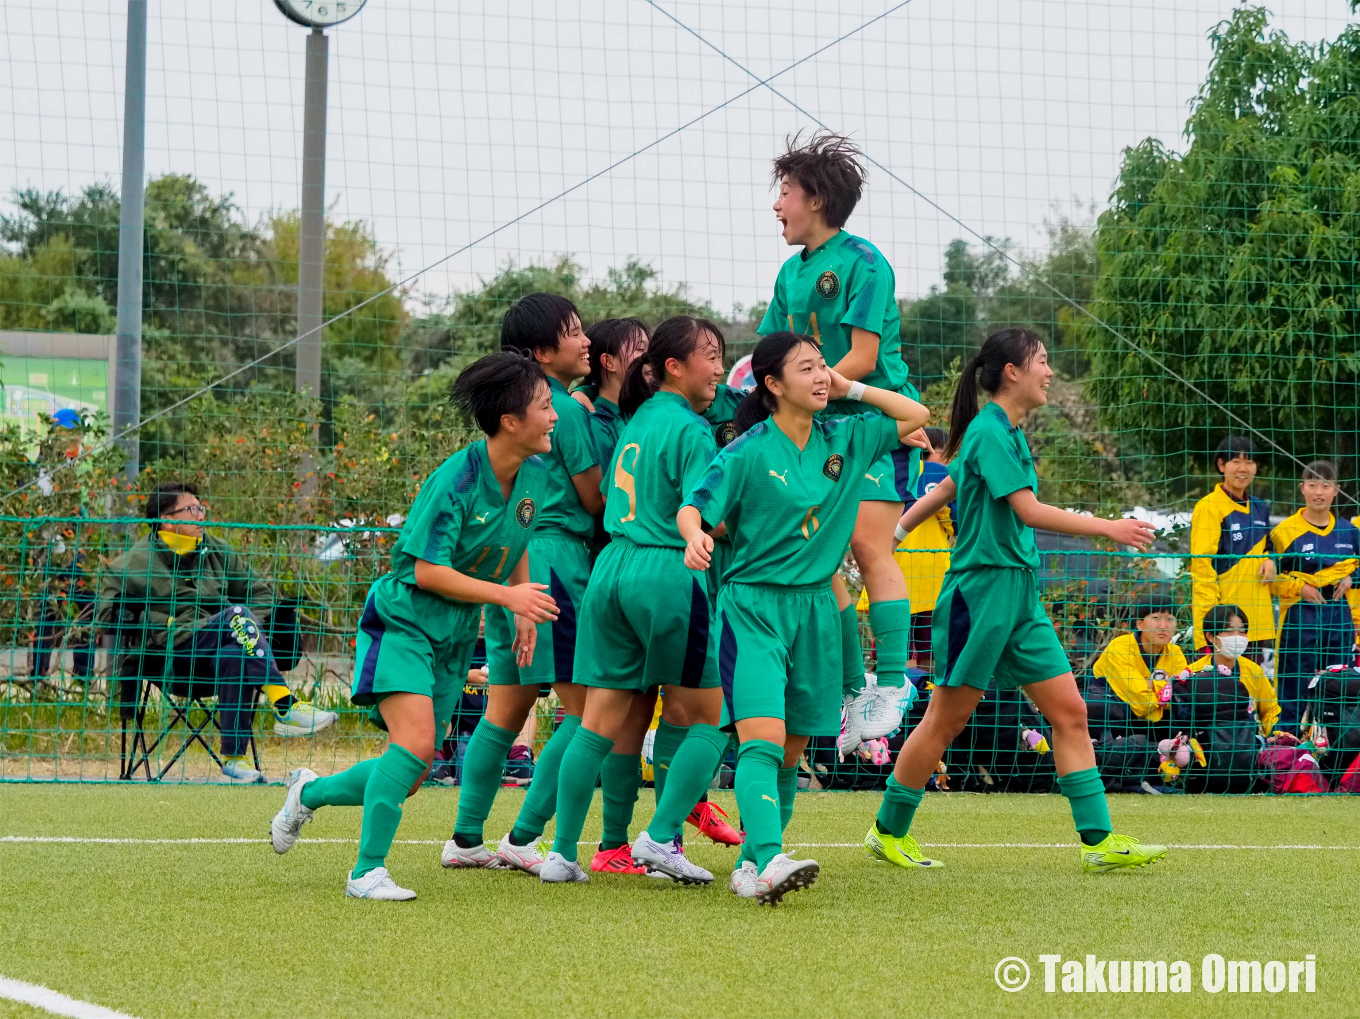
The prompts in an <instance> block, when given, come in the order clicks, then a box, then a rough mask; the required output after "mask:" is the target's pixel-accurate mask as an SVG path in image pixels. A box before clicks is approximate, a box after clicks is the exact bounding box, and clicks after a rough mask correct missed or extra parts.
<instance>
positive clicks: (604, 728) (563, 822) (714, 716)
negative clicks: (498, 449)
mask: <svg viewBox="0 0 1360 1019" xmlns="http://www.w3.org/2000/svg"><path fill="white" fill-rule="evenodd" d="M722 356H723V341H722V334H721V333H719V332H718V330H717V328H716V327H715V326H713V324H712V323H709V322H705V321H703V320H701V319H695V318H690V317H688V316H682V317H677V318H672V319H667V320H666V321H665V322H663V323H661V325H660V326H658V327H657V330H656V334H655V336H653V338H652V342H651V346H650V347H649V349H648V350H647V352H646V353H645V354H644V355H642V357H640V358H639V359H638V360H637V361H636V362H634V364H633V366H632V367H631V368H630V370H629V372H628V377H627V380H626V381H625V383H624V386H623V391H622V397H621V406H622V408H623V411H624V413H625V414H627V415H629V418H628V424H627V425H626V426H625V427H624V429H623V432H622V434H621V435H620V436H619V439H618V443H617V445H616V448H615V453H614V457H613V461H612V463H611V464H610V465H609V472H610V473H609V482H610V483H609V490H608V502H607V503H606V507H605V514H604V523H605V527H606V529H607V530H608V532H609V535H610V538H611V539H612V540H611V541H610V542H609V544H608V545H606V546H605V548H604V551H602V552H601V553H600V557H599V560H598V561H597V562H596V564H595V570H594V573H593V574H592V575H591V579H590V586H589V587H588V588H587V589H586V595H585V599H584V600H583V602H582V604H581V617H580V624H579V630H578V636H577V643H576V666H575V675H576V683H577V684H578V685H580V686H583V687H585V689H586V696H585V709H584V714H583V716H582V719H581V725H580V728H579V729H577V731H576V735H575V736H574V737H573V738H572V741H571V745H570V746H569V747H568V748H567V751H566V754H565V755H564V756H563V758H562V767H561V772H560V776H559V779H558V785H557V834H556V839H555V841H554V842H553V848H552V852H550V853H548V855H547V857H546V858H545V860H544V863H543V867H542V869H541V870H540V871H539V877H540V879H542V880H543V881H544V882H551V883H557V882H570V881H585V880H588V877H587V875H586V872H585V871H584V870H583V869H582V868H581V866H580V864H579V863H578V862H577V841H578V839H579V838H580V835H581V828H582V826H583V825H584V822H585V817H586V813H587V811H588V810H589V809H590V800H591V796H592V795H593V793H594V791H595V783H596V780H597V779H598V778H599V777H600V772H601V766H602V765H603V764H604V763H605V762H606V761H607V760H608V759H609V758H610V757H612V756H613V754H612V753H611V751H614V750H615V748H616V746H617V744H618V743H619V742H620V741H623V740H625V739H626V740H628V741H629V743H630V745H633V744H635V743H636V742H639V741H640V738H641V736H642V732H643V730H645V729H646V726H647V722H648V721H649V720H650V718H651V714H652V711H651V707H652V701H653V697H654V693H653V691H654V690H655V689H656V687H657V686H660V685H664V686H665V687H666V700H665V708H664V710H665V711H666V713H667V714H671V715H672V716H674V713H675V712H676V711H677V710H678V711H679V712H681V717H682V718H683V719H684V720H685V721H688V722H690V723H691V724H690V725H689V726H688V729H687V730H686V731H685V736H684V739H683V741H682V742H681V743H680V745H679V748H678V749H677V751H676V753H675V755H674V758H673V760H671V761H670V763H669V767H668V768H666V769H664V772H663V769H658V773H657V774H658V802H657V812H656V815H655V816H654V817H653V819H652V822H651V824H650V826H649V829H648V833H644V834H643V835H641V836H639V838H638V840H637V843H636V844H635V845H634V847H633V851H632V858H633V859H634V860H635V861H636V862H637V863H639V864H650V865H651V866H653V867H655V868H657V869H658V870H660V871H662V872H663V873H665V874H668V875H670V876H671V877H672V878H674V879H676V880H678V881H684V882H688V883H701V884H706V883H708V882H709V881H712V880H713V875H712V874H710V873H709V872H708V871H706V870H704V869H703V868H702V867H697V866H695V865H694V864H692V863H690V861H689V860H687V859H686V858H685V856H684V854H683V853H682V852H681V851H680V830H681V827H682V826H683V825H684V822H685V818H686V816H687V815H689V813H690V811H691V810H692V809H693V807H694V804H695V802H696V801H697V800H698V799H699V797H700V796H702V795H703V793H704V790H705V789H706V788H707V787H708V783H709V780H710V779H711V778H712V776H713V772H714V770H715V769H716V768H717V765H718V761H719V758H720V757H721V755H722V753H723V751H724V750H725V749H726V747H727V741H728V740H727V735H726V734H725V733H723V732H722V731H721V730H720V729H719V728H718V723H719V721H720V715H721V711H722V693H721V691H720V690H719V689H718V665H717V657H716V653H715V647H714V642H713V639H712V635H711V633H710V627H709V618H710V609H709V602H708V593H707V588H706V586H705V584H704V581H703V577H702V575H701V574H698V573H695V572H694V571H692V570H689V569H687V568H686V566H685V561H684V555H685V543H684V541H683V540H682V539H681V537H680V533H679V531H677V530H676V526H675V514H676V511H677V510H678V509H679V508H680V503H681V501H682V499H683V498H684V494H685V492H686V491H687V490H689V489H690V488H692V487H693V486H694V485H695V484H696V483H697V482H698V481H699V479H700V478H701V477H702V476H703V474H704V472H705V471H706V470H707V469H708V466H709V464H710V463H711V462H712V461H713V458H714V456H716V455H717V447H716V446H715V444H714V441H713V435H712V432H711V429H710V426H709V424H708V422H706V421H705V420H704V419H703V418H702V417H700V416H699V412H700V411H702V410H703V409H704V408H705V407H707V406H708V404H709V402H710V401H712V399H713V394H714V389H715V386H716V385H717V382H718V379H719V378H720V377H721V375H722ZM639 703H644V704H645V705H646V708H647V710H646V711H644V712H639V711H638V710H637V706H638V704H639ZM633 756H634V758H636V757H637V751H636V749H634V750H633ZM663 773H664V775H665V780H664V788H663V786H662V775H663ZM649 833H650V834H649Z"/></svg>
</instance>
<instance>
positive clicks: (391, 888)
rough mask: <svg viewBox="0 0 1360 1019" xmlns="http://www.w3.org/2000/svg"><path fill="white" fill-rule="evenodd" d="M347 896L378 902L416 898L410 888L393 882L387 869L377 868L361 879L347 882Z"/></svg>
mask: <svg viewBox="0 0 1360 1019" xmlns="http://www.w3.org/2000/svg"><path fill="white" fill-rule="evenodd" d="M345 894H346V895H347V896H349V897H350V898H351V899H373V900H375V901H377V902H406V901H408V900H410V899H414V898H415V897H416V893H415V892H413V891H411V889H409V888H403V887H402V886H401V885H399V884H397V883H396V882H395V881H393V880H392V875H391V874H389V873H387V868H386V867H375V868H374V869H373V870H370V871H369V872H368V873H367V874H365V875H364V876H363V877H361V878H350V879H348V880H347V881H346V882H345Z"/></svg>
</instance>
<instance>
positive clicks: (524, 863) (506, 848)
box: [496, 832, 543, 877]
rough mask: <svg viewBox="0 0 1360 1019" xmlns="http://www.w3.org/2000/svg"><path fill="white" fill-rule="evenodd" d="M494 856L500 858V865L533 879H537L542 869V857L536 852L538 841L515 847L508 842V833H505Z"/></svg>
mask: <svg viewBox="0 0 1360 1019" xmlns="http://www.w3.org/2000/svg"><path fill="white" fill-rule="evenodd" d="M496 855H497V856H498V857H500V859H501V862H502V863H505V864H507V865H509V866H510V867H513V868H514V869H515V870H522V871H524V873H526V874H532V875H534V877H538V872H539V870H540V869H542V867H543V855H542V854H541V853H540V852H539V851H538V839H534V840H533V841H532V842H530V843H529V844H528V845H527V846H517V845H515V844H514V843H513V842H511V841H510V833H509V832H506V834H505V838H503V839H501V844H500V845H499V846H498V847H497V848H496Z"/></svg>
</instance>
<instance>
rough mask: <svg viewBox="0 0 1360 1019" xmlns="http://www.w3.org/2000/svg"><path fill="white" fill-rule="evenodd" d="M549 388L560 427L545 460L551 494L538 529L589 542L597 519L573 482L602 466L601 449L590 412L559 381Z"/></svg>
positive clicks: (541, 511) (555, 428)
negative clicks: (576, 477) (569, 535)
mask: <svg viewBox="0 0 1360 1019" xmlns="http://www.w3.org/2000/svg"><path fill="white" fill-rule="evenodd" d="M548 385H549V386H551V387H552V405H553V410H555V411H557V424H556V425H554V426H553V432H552V452H551V453H546V454H544V456H543V461H544V462H545V463H546V464H547V465H548V491H547V494H546V495H544V497H543V505H542V506H541V507H539V511H538V526H539V527H540V528H543V529H545V530H552V529H556V530H561V531H566V532H568V533H569V534H574V535H576V536H577V537H578V538H589V537H591V536H592V535H593V534H594V533H595V518H594V517H592V516H591V515H590V514H589V513H587V512H586V510H585V507H584V506H582V505H581V499H580V497H579V496H578V495H577V494H576V486H575V485H574V484H573V483H572V480H571V479H572V476H573V475H576V474H580V473H581V472H582V471H588V470H590V468H592V467H594V466H596V465H597V464H599V462H600V451H599V446H598V445H597V444H596V441H595V435H594V434H593V433H592V432H591V428H590V411H588V410H586V409H585V408H584V407H582V406H581V405H580V404H579V403H577V402H576V401H575V400H574V399H572V397H571V396H570V395H568V393H567V390H566V387H565V386H563V385H562V383H560V382H558V381H557V380H556V379H553V378H550V379H548Z"/></svg>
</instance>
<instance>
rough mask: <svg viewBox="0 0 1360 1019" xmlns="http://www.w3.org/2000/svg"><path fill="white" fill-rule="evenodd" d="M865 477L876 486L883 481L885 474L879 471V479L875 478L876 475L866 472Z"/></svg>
mask: <svg viewBox="0 0 1360 1019" xmlns="http://www.w3.org/2000/svg"><path fill="white" fill-rule="evenodd" d="M864 476H865V477H866V478H868V479H869V480H870V481H872V482H873V483H874V484H875V485H877V484H878V483H879V482H880V481H882V480H883V472H882V471H879V472H878V477H874V475H872V474H870V473H869V472H868V471H865V472H864Z"/></svg>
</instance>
